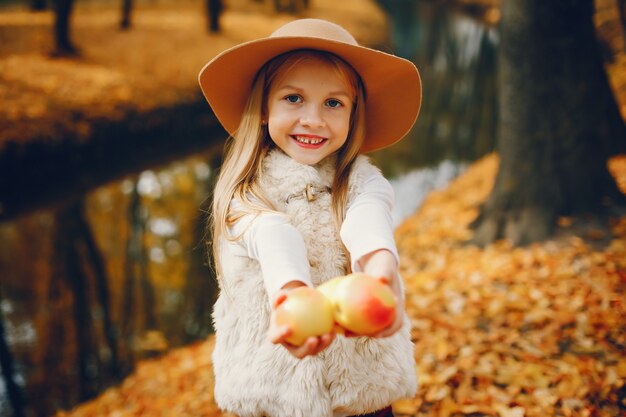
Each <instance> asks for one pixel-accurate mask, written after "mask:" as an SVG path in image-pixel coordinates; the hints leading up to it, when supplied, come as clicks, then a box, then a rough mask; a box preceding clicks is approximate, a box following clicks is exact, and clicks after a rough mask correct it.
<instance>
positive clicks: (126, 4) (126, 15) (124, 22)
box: [120, 0, 133, 30]
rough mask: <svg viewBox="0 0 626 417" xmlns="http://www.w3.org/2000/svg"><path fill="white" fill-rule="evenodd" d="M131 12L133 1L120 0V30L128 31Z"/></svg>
mask: <svg viewBox="0 0 626 417" xmlns="http://www.w3.org/2000/svg"><path fill="white" fill-rule="evenodd" d="M132 11H133V0H122V19H121V20H120V29H122V30H127V29H130V26H131V16H132Z"/></svg>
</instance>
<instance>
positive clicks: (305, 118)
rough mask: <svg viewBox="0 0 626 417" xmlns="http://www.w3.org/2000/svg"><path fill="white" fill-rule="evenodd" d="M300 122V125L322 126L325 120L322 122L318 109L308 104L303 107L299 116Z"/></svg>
mask: <svg viewBox="0 0 626 417" xmlns="http://www.w3.org/2000/svg"><path fill="white" fill-rule="evenodd" d="M300 124H301V125H302V126H308V127H313V128H315V127H323V126H324V125H325V124H326V122H324V118H323V117H322V115H321V114H320V111H319V109H318V108H317V107H315V106H309V107H307V108H306V109H305V111H304V112H303V113H302V115H301V116H300Z"/></svg>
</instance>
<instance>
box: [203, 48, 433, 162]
mask: <svg viewBox="0 0 626 417" xmlns="http://www.w3.org/2000/svg"><path fill="white" fill-rule="evenodd" d="M298 49H315V50H320V51H327V52H330V53H333V54H335V55H337V56H339V57H340V58H342V59H343V60H345V61H346V62H348V63H349V64H350V65H351V66H352V67H353V68H354V69H355V70H356V72H357V73H358V74H359V76H360V77H361V79H362V80H363V83H364V85H365V88H366V93H367V99H366V135H365V140H364V142H363V145H362V147H361V152H370V151H373V150H377V149H381V148H384V147H387V146H390V145H392V144H394V143H395V142H397V141H399V140H400V139H402V137H404V136H405V135H406V134H407V133H408V131H409V130H410V129H411V127H412V126H413V124H414V123H415V120H416V119H417V115H418V114H419V110H420V105H421V98H422V86H421V81H420V76H419V72H418V71H417V68H416V67H415V65H414V64H413V63H412V62H410V61H408V60H406V59H403V58H399V57H396V56H394V55H390V54H387V53H384V52H381V51H377V50H374V49H370V48H366V47H363V46H359V45H350V44H347V43H344V42H337V41H333V40H328V39H322V38H318V37H303V36H293V37H276V38H264V39H259V40H254V41H250V42H246V43H243V44H240V45H238V46H236V47H233V48H231V49H228V50H226V51H224V52H222V53H221V54H219V55H217V56H216V57H215V58H213V59H212V60H211V61H210V62H209V63H208V64H206V65H205V66H204V68H203V69H202V70H201V71H200V74H199V77H198V79H199V82H200V86H201V89H202V92H203V93H204V96H205V98H206V99H207V101H208V102H209V104H210V105H211V108H212V109H213V112H214V113H215V115H216V117H217V118H218V120H219V121H220V123H222V125H223V126H224V128H225V129H226V131H227V132H228V133H229V134H231V135H232V134H233V133H234V132H235V131H236V130H237V128H238V127H239V122H240V120H241V115H242V113H243V109H244V107H245V104H246V100H247V97H248V94H249V92H250V90H251V88H252V83H253V80H254V77H255V75H256V73H257V72H258V71H259V69H260V68H261V67H262V66H263V65H264V64H265V63H267V62H268V61H269V60H271V59H272V58H274V57H276V56H278V55H280V54H282V53H285V52H289V51H293V50H298Z"/></svg>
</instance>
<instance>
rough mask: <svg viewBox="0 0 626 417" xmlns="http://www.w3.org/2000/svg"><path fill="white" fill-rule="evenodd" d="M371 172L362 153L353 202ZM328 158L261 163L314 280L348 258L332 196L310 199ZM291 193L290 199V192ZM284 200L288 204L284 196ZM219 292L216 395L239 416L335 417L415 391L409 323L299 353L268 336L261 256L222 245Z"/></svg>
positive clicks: (329, 164)
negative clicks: (380, 335)
mask: <svg viewBox="0 0 626 417" xmlns="http://www.w3.org/2000/svg"><path fill="white" fill-rule="evenodd" d="M373 170H375V171H376V172H378V170H377V169H376V168H375V167H374V166H372V165H371V164H370V163H369V161H368V160H367V158H366V157H364V156H359V157H358V159H357V161H356V162H355V164H354V166H353V168H352V173H351V177H350V186H349V200H348V204H349V203H350V201H352V200H353V199H354V198H355V196H357V195H358V193H359V188H360V186H361V185H362V183H363V179H364V178H366V177H367V176H369V175H371V173H372V172H373ZM333 175H334V158H333V157H329V158H326V159H325V160H324V161H322V162H321V163H320V164H318V165H316V166H307V165H300V164H298V163H297V162H295V161H294V160H292V159H291V158H290V157H289V156H287V155H285V154H284V153H283V152H282V151H280V150H273V151H271V152H270V153H269V154H268V155H267V156H266V158H265V162H264V164H263V174H262V178H261V179H260V180H261V181H262V186H263V190H264V191H265V193H266V195H267V196H268V198H269V199H270V200H271V201H272V202H273V203H274V204H275V207H276V208H277V209H278V210H279V211H281V212H283V213H286V214H287V215H288V216H289V218H290V219H291V223H292V224H293V226H295V227H296V228H297V229H298V230H299V231H300V233H301V234H302V237H303V238H304V241H305V244H306V248H307V253H308V260H309V264H310V267H311V277H312V280H313V283H314V284H315V285H319V284H321V283H322V282H324V281H326V280H329V279H331V278H333V277H335V276H339V275H344V274H345V272H346V260H345V257H344V255H343V251H342V249H341V244H340V242H339V238H338V234H337V232H336V230H335V227H334V223H333V219H332V214H331V208H330V207H331V203H330V194H329V193H327V192H323V193H321V194H319V195H318V196H317V198H316V199H315V200H313V201H310V202H309V201H307V199H306V198H302V197H300V196H299V195H298V196H295V195H294V193H302V192H304V190H305V189H306V186H307V185H308V184H311V185H313V186H314V187H319V188H324V187H330V186H331V184H332V180H333ZM290 196H292V197H291V198H289V197H290ZM287 200H289V203H287ZM220 258H221V265H222V269H223V271H222V277H221V292H220V296H219V297H218V300H217V302H216V304H215V307H214V311H213V320H214V325H215V332H216V334H215V340H216V341H215V350H214V352H213V367H214V372H215V400H216V402H217V404H218V405H219V407H220V408H221V409H223V410H225V411H230V412H233V413H235V414H238V415H239V416H241V417H260V416H268V417H331V416H332V415H333V412H344V413H347V414H364V413H367V412H372V411H375V410H378V409H380V408H383V407H385V406H387V405H389V404H391V403H392V402H393V401H395V400H397V399H399V398H402V397H409V396H413V395H414V394H415V392H416V389H417V382H416V373H415V362H414V357H413V344H412V343H411V341H410V334H409V327H410V326H409V320H408V318H405V320H404V326H403V328H402V329H401V330H400V331H398V332H397V333H396V334H394V335H393V336H391V337H389V338H385V339H372V338H365V337H361V338H350V339H348V338H344V337H343V336H337V337H336V338H335V340H334V341H333V343H332V344H331V345H330V346H329V347H328V348H327V349H325V350H324V351H323V352H321V353H320V354H319V355H317V356H315V357H306V358H305V359H302V360H299V359H296V358H294V357H292V356H291V355H290V354H289V353H288V352H287V350H286V349H284V348H283V347H282V346H280V345H274V344H272V343H270V342H269V341H268V338H267V328H268V325H269V319H270V304H269V300H268V296H267V293H266V290H265V287H264V284H263V277H262V275H261V271H260V267H259V264H258V262H257V261H255V260H253V259H250V258H247V257H242V256H235V255H233V254H231V253H230V251H229V249H228V247H227V245H225V244H222V245H221V251H220Z"/></svg>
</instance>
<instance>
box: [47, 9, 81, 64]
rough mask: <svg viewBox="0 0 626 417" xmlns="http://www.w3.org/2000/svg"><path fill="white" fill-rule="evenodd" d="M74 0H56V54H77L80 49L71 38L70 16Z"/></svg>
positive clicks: (54, 53)
mask: <svg viewBox="0 0 626 417" xmlns="http://www.w3.org/2000/svg"><path fill="white" fill-rule="evenodd" d="M73 6H74V1H73V0H54V41H55V47H56V49H55V51H54V52H53V55H55V56H76V55H78V50H77V49H76V47H75V46H74V44H73V43H72V41H71V38H70V17H71V15H72V7H73Z"/></svg>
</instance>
